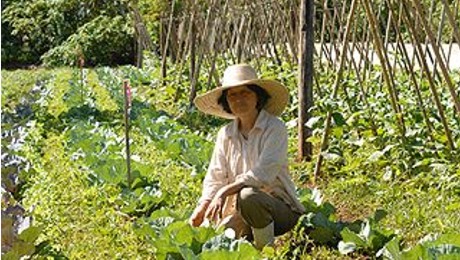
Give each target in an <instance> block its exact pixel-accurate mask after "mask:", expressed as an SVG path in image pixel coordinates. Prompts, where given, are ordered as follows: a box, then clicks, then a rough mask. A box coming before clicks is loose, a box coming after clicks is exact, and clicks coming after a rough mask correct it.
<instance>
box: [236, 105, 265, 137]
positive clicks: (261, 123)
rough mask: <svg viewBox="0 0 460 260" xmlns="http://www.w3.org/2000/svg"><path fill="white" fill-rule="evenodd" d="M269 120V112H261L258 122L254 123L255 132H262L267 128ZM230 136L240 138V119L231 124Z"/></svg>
mask: <svg viewBox="0 0 460 260" xmlns="http://www.w3.org/2000/svg"><path fill="white" fill-rule="evenodd" d="M267 119H268V112H267V111H265V110H264V109H262V110H260V112H259V115H258V116H257V119H256V122H255V123H254V127H253V128H252V129H253V130H262V129H264V128H265V127H266V125H267ZM228 134H229V136H230V137H232V138H233V137H235V138H236V137H238V135H239V132H238V119H234V120H233V122H231V123H230V127H229V133H228Z"/></svg>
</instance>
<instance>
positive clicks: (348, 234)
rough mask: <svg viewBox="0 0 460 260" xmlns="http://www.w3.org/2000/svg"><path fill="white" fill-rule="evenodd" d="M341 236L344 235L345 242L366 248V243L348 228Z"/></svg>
mask: <svg viewBox="0 0 460 260" xmlns="http://www.w3.org/2000/svg"><path fill="white" fill-rule="evenodd" d="M340 235H342V240H343V241H344V242H352V243H355V244H356V246H357V247H366V241H364V239H362V238H361V237H360V236H358V235H357V234H356V233H353V232H352V231H351V230H349V229H348V228H344V229H343V230H342V232H340Z"/></svg>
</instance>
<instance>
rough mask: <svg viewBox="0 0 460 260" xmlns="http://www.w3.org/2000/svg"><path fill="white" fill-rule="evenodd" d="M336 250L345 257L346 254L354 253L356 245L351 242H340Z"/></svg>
mask: <svg viewBox="0 0 460 260" xmlns="http://www.w3.org/2000/svg"><path fill="white" fill-rule="evenodd" d="M338 249H339V252H340V253H341V254H342V255H346V254H349V253H351V252H353V251H355V250H356V245H355V243H352V242H343V241H340V242H339V245H338Z"/></svg>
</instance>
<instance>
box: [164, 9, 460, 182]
mask: <svg viewBox="0 0 460 260" xmlns="http://www.w3.org/2000/svg"><path fill="white" fill-rule="evenodd" d="M175 1H178V0H172V4H171V9H173V6H174V2H175ZM181 3H182V7H181V10H173V11H174V15H172V13H171V12H170V13H169V14H168V13H166V14H164V15H163V16H162V18H161V19H160V24H161V26H160V27H161V28H163V29H162V31H161V33H160V34H161V37H160V38H161V39H162V40H161V42H160V44H161V46H162V48H161V50H162V58H163V67H164V68H163V76H166V69H165V67H166V66H167V63H166V58H167V56H168V55H169V56H170V57H172V60H173V62H175V63H176V64H179V67H180V68H181V69H182V68H183V67H186V66H189V71H190V72H191V73H190V82H191V86H192V90H191V94H190V103H191V101H192V100H193V98H194V96H195V94H196V91H197V89H196V87H197V86H196V84H197V78H198V75H199V74H200V73H201V72H203V71H205V70H208V71H206V72H207V73H208V75H209V76H208V88H210V86H214V85H218V84H219V82H218V81H219V75H218V73H217V64H216V62H217V61H218V60H219V61H223V62H224V63H225V64H224V65H228V64H231V63H239V62H251V61H254V63H255V64H256V65H257V66H261V64H260V60H261V58H262V57H265V58H268V59H271V60H272V61H273V62H274V63H275V64H279V65H281V64H282V63H283V61H288V62H289V63H290V64H296V63H297V62H298V61H299V57H298V50H299V38H300V37H299V36H300V30H301V28H299V27H300V19H299V12H300V0H282V1H279V0H269V1H263V0H254V1H242V0H234V1H229V0H225V1H224V0H221V1H217V0H211V1H207V2H206V3H207V4H206V5H205V6H198V5H197V1H196V0H186V1H181ZM459 8H460V0H441V1H420V0H398V1H396V0H379V1H370V0H346V1H339V0H319V1H315V20H316V21H315V24H314V31H315V33H314V38H315V46H314V50H315V53H314V61H315V64H316V67H317V69H320V70H323V71H328V72H333V73H335V75H336V78H335V82H334V93H333V96H332V98H333V99H335V98H337V91H338V88H339V87H341V88H342V90H343V92H344V93H345V97H346V98H347V97H348V89H347V88H346V86H345V85H344V84H342V81H343V79H344V78H346V77H348V75H351V74H354V75H356V78H357V82H358V86H357V87H359V93H360V95H359V96H360V99H361V101H362V103H363V104H364V105H363V106H364V107H365V109H366V111H368V113H369V114H368V117H369V118H373V115H372V111H371V110H372V107H371V105H370V101H369V96H368V94H367V92H368V89H367V87H368V84H367V82H368V81H370V80H371V77H372V75H373V72H375V71H378V72H380V74H379V75H381V77H380V78H379V79H378V80H380V82H381V84H380V86H382V87H385V89H386V91H385V93H386V95H387V96H386V98H387V99H388V100H389V103H390V104H391V109H392V113H393V114H392V117H393V118H394V121H395V122H396V123H397V125H398V127H399V133H398V135H400V137H401V138H402V139H404V138H405V137H406V130H407V127H408V126H407V123H406V119H405V118H406V112H405V108H404V107H403V106H402V105H401V102H400V93H399V92H400V88H401V86H398V85H397V84H396V81H395V78H396V77H397V73H398V72H399V71H402V72H404V73H406V74H407V75H409V79H408V81H409V85H410V86H411V87H410V91H412V92H413V94H414V96H416V100H417V105H418V107H419V109H420V111H421V113H422V115H423V120H424V122H425V128H426V129H425V130H426V132H427V138H429V139H431V140H433V139H434V132H435V131H436V130H435V129H436V128H435V126H434V122H433V120H431V119H430V115H429V112H428V111H427V109H426V105H427V103H429V100H427V97H426V96H425V97H424V96H423V94H422V91H421V86H422V85H423V84H428V85H429V89H430V93H431V97H429V98H431V99H433V101H434V107H435V109H436V111H435V113H436V115H437V116H439V118H440V121H441V122H440V124H441V125H442V131H443V133H442V134H444V135H445V136H446V139H447V141H446V145H447V146H448V147H449V148H450V149H451V150H455V149H458V147H456V143H455V140H454V138H455V137H453V136H452V131H451V129H452V127H455V128H458V127H459V126H458V125H452V121H454V122H455V120H450V121H449V120H448V118H447V116H446V107H445V104H442V103H441V101H440V93H445V94H446V95H448V96H449V98H450V100H451V101H452V104H453V106H454V109H453V110H454V112H453V113H451V114H453V116H454V117H455V118H456V120H457V121H458V117H460V100H459V94H460V85H459V84H460V83H459V82H454V80H453V79H452V72H453V71H454V70H459V71H460V64H459V63H458V61H459V60H460V46H459V43H460V29H459V28H460V19H459V16H460V9H459ZM173 32H177V33H173ZM188 62H190V64H189V65H188V64H187V63H188ZM456 62H457V63H456ZM314 82H315V90H316V94H317V95H324V93H323V92H322V90H321V86H320V85H319V84H320V83H319V82H320V81H319V79H318V78H317V75H314ZM346 101H347V104H348V107H349V109H352V108H351V107H352V106H351V105H350V103H351V101H350V100H346ZM451 110H452V109H451ZM431 113H433V112H431ZM330 128H331V123H330V115H329V114H328V116H327V120H326V125H325V127H324V135H323V139H322V144H321V149H320V152H319V155H318V161H317V164H316V169H315V175H318V174H319V172H320V167H321V160H322V153H321V152H323V151H324V150H325V149H327V143H328V132H329V131H330ZM371 128H372V131H373V133H374V134H376V126H375V124H374V122H371ZM438 128H439V127H438ZM439 131H440V130H439V129H438V132H439Z"/></svg>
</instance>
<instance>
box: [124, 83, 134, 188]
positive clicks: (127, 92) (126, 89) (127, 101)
mask: <svg viewBox="0 0 460 260" xmlns="http://www.w3.org/2000/svg"><path fill="white" fill-rule="evenodd" d="M123 92H124V97H125V111H124V112H125V113H124V117H125V143H126V167H127V170H128V188H131V182H132V179H131V152H130V149H129V129H130V125H129V115H130V107H131V94H130V93H131V90H130V87H129V80H124V81H123Z"/></svg>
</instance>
